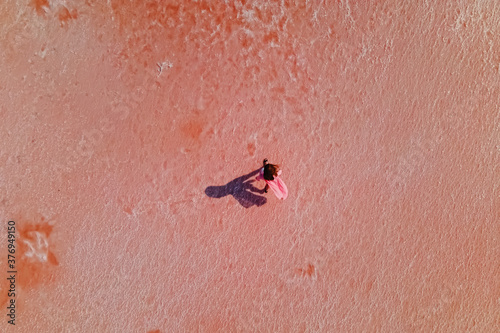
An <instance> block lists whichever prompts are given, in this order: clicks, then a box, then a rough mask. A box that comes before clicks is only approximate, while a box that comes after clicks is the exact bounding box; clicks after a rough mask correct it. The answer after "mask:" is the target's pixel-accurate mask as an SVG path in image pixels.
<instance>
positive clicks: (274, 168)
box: [264, 164, 280, 180]
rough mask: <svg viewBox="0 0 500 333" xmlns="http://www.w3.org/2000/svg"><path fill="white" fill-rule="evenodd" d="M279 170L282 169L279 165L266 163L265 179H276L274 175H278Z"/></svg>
mask: <svg viewBox="0 0 500 333" xmlns="http://www.w3.org/2000/svg"><path fill="white" fill-rule="evenodd" d="M279 170H280V167H279V165H276V164H266V165H265V166H264V179H265V180H274V176H277V175H278V171H279Z"/></svg>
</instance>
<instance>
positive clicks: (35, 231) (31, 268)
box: [16, 219, 59, 287]
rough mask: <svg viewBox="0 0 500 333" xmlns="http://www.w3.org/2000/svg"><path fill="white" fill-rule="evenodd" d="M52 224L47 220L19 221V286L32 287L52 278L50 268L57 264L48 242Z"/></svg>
mask: <svg viewBox="0 0 500 333" xmlns="http://www.w3.org/2000/svg"><path fill="white" fill-rule="evenodd" d="M52 229H53V226H51V225H49V224H48V222H44V221H43V219H42V223H39V224H32V223H28V224H21V223H19V227H18V231H19V238H18V239H17V242H16V243H17V247H18V251H17V255H16V258H17V266H18V268H17V270H18V282H19V286H21V287H34V286H37V285H39V284H42V283H47V282H51V281H53V280H54V275H53V272H52V269H53V267H54V266H58V265H59V262H58V261H57V258H56V256H55V255H54V253H53V252H52V251H51V248H52V246H51V244H50V242H49V238H50V234H51V233H52Z"/></svg>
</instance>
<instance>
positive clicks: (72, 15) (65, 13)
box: [57, 6, 78, 27]
mask: <svg viewBox="0 0 500 333" xmlns="http://www.w3.org/2000/svg"><path fill="white" fill-rule="evenodd" d="M57 17H58V18H59V22H60V24H61V27H63V26H65V25H66V24H67V23H68V21H69V20H74V19H76V18H77V17H78V13H77V11H76V9H73V10H72V11H71V12H70V11H69V10H68V8H66V7H64V6H63V7H62V8H61V9H59V12H58V13H57Z"/></svg>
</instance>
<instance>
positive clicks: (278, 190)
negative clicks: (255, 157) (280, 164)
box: [256, 168, 288, 200]
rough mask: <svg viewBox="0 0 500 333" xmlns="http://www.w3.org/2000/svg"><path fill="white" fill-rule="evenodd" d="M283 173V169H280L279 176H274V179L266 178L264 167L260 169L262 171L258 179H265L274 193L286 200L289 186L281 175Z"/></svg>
mask: <svg viewBox="0 0 500 333" xmlns="http://www.w3.org/2000/svg"><path fill="white" fill-rule="evenodd" d="M279 175H281V170H280V171H278V176H274V180H266V179H264V168H262V169H260V173H259V175H258V176H257V178H256V179H257V180H261V179H264V181H265V182H266V184H267V185H269V187H270V188H271V190H273V192H274V194H275V195H276V196H277V197H278V199H281V200H285V199H286V198H287V197H288V188H287V187H286V185H285V183H284V182H283V180H281V178H280V177H279Z"/></svg>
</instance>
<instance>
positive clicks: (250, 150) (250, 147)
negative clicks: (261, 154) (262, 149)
mask: <svg viewBox="0 0 500 333" xmlns="http://www.w3.org/2000/svg"><path fill="white" fill-rule="evenodd" d="M247 149H248V153H249V154H250V156H253V155H254V154H255V145H254V144H253V143H249V144H248V147H247Z"/></svg>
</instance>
